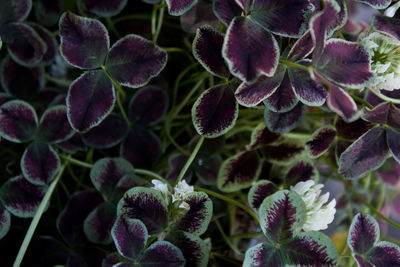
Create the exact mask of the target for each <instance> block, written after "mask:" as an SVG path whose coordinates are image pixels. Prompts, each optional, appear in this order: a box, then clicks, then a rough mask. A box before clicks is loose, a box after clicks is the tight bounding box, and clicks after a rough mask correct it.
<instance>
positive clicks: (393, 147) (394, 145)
mask: <svg viewBox="0 0 400 267" xmlns="http://www.w3.org/2000/svg"><path fill="white" fill-rule="evenodd" d="M386 135H387V137H386V138H387V145H388V146H389V150H390V152H392V155H393V158H394V159H395V160H397V162H399V163H400V142H399V140H400V133H399V132H397V131H395V130H392V129H387V131H386Z"/></svg>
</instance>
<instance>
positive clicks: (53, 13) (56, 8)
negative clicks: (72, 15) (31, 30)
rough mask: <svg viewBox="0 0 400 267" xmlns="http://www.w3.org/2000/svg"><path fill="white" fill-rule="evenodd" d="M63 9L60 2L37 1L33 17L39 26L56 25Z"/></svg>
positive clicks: (49, 0)
mask: <svg viewBox="0 0 400 267" xmlns="http://www.w3.org/2000/svg"><path fill="white" fill-rule="evenodd" d="M62 8H63V1H62V0H38V1H37V2H36V6H35V17H36V19H37V20H38V21H39V22H40V24H41V25H45V26H53V25H55V24H57V22H58V18H59V17H60V14H61V11H62Z"/></svg>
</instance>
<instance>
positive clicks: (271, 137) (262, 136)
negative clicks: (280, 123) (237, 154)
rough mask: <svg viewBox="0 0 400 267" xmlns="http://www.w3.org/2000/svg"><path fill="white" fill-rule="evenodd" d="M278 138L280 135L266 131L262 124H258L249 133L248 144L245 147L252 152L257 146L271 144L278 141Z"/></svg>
mask: <svg viewBox="0 0 400 267" xmlns="http://www.w3.org/2000/svg"><path fill="white" fill-rule="evenodd" d="M280 136H281V135H280V134H277V133H273V132H271V131H270V130H268V128H267V127H266V126H265V124H264V123H260V124H258V125H257V127H256V128H254V130H253V132H252V133H251V139H250V144H248V145H247V149H248V150H254V149H256V148H257V147H259V146H263V145H267V144H271V143H273V142H275V141H276V140H278V139H279V137H280Z"/></svg>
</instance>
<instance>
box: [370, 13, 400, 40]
mask: <svg viewBox="0 0 400 267" xmlns="http://www.w3.org/2000/svg"><path fill="white" fill-rule="evenodd" d="M372 27H373V28H375V30H378V31H382V32H385V33H388V34H390V35H392V36H394V37H395V38H397V39H398V40H400V19H399V18H390V17H386V16H383V15H380V16H375V17H374V18H373V20H372Z"/></svg>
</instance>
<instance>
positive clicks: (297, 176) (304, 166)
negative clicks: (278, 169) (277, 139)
mask: <svg viewBox="0 0 400 267" xmlns="http://www.w3.org/2000/svg"><path fill="white" fill-rule="evenodd" d="M318 177H319V172H318V169H317V168H315V167H314V165H313V164H312V162H310V161H307V160H299V161H297V162H295V163H294V164H292V165H291V166H290V167H289V169H288V171H287V172H286V175H285V181H286V183H288V184H291V185H295V184H297V183H298V182H304V181H307V180H314V181H316V180H317V179H318Z"/></svg>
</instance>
